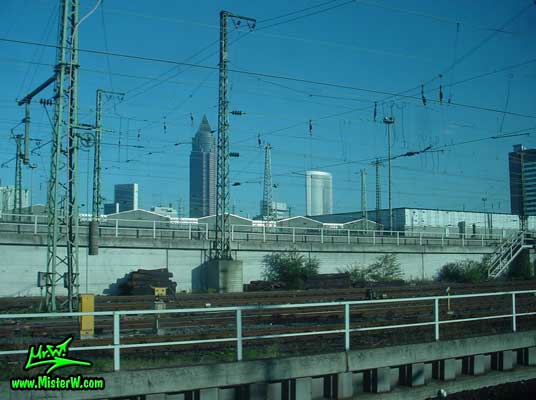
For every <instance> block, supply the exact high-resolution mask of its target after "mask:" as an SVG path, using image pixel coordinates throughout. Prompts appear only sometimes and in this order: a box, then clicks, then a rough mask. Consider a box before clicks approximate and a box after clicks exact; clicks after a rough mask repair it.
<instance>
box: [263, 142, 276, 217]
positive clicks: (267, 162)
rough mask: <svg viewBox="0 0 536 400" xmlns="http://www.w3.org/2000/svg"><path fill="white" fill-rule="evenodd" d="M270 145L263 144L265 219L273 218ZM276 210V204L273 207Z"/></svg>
mask: <svg viewBox="0 0 536 400" xmlns="http://www.w3.org/2000/svg"><path fill="white" fill-rule="evenodd" d="M271 149H272V146H270V144H266V145H265V146H264V187H263V192H262V216H263V217H264V219H265V220H270V219H274V220H276V219H277V218H274V207H273V204H272V161H271V156H270V151H271ZM275 210H277V204H276V207H275Z"/></svg>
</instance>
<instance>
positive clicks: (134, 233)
mask: <svg viewBox="0 0 536 400" xmlns="http://www.w3.org/2000/svg"><path fill="white" fill-rule="evenodd" d="M46 224H47V220H46V216H44V215H16V214H0V232H1V231H8V232H13V231H14V232H21V233H33V234H34V235H37V234H46V231H47V226H46ZM79 229H80V233H82V234H87V231H88V229H89V228H88V225H87V221H81V224H80V226H79ZM230 232H231V234H230V239H231V241H249V240H255V241H263V242H273V241H282V242H291V243H303V242H308V243H315V242H317V243H334V244H345V243H346V244H349V245H351V244H368V245H372V246H376V245H393V246H405V245H418V246H428V245H433V246H462V247H466V246H481V247H484V246H489V245H497V244H498V243H505V240H504V233H503V234H485V233H478V234H467V233H450V234H449V233H448V232H441V233H436V232H429V231H378V230H367V229H342V228H329V227H312V228H307V227H284V226H264V225H263V226H254V225H239V224H232V225H231V230H230ZM99 235H100V236H111V237H130V238H146V239H148V238H152V239H160V238H163V239H188V240H210V239H213V238H214V237H215V234H214V231H213V229H212V227H211V226H210V225H209V224H207V223H192V222H181V221H151V220H147V221H144V220H119V219H110V220H106V219H103V220H102V221H101V223H100V226H99Z"/></svg>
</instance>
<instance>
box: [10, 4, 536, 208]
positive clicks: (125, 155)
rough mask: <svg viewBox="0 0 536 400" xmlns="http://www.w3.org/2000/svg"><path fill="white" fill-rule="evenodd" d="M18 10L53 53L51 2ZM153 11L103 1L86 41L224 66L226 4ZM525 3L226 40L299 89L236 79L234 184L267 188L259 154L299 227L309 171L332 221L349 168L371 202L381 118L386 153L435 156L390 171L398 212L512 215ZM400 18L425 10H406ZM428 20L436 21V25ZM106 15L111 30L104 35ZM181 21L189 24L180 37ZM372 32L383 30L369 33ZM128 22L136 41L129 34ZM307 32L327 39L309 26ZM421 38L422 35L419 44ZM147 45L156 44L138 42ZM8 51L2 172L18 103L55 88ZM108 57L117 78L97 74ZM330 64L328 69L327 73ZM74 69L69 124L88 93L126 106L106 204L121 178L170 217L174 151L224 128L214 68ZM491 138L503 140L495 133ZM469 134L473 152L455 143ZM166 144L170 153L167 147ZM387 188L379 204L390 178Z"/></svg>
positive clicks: (529, 31) (248, 198)
mask: <svg viewBox="0 0 536 400" xmlns="http://www.w3.org/2000/svg"><path fill="white" fill-rule="evenodd" d="M14 4H15V3H13V2H8V3H7V6H6V9H5V14H4V18H5V23H4V24H3V25H2V26H3V32H0V34H1V35H3V36H4V37H8V38H9V37H14V36H16V34H17V32H16V31H15V30H14V29H13V26H15V25H14V24H16V23H18V22H17V21H19V22H20V21H22V20H24V21H25V24H27V26H28V29H27V31H25V33H24V39H25V40H28V41H30V42H46V43H54V41H55V32H54V30H52V31H50V30H48V31H47V26H48V25H47V24H48V22H47V21H46V19H45V18H42V16H43V15H47V16H48V15H50V18H51V19H52V22H51V24H52V25H53V24H54V19H57V10H56V3H55V2H53V1H49V0H45V1H43V2H39V3H38V4H35V5H34V6H32V7H27V8H25V9H24V10H18V13H16V14H15V13H14V9H15V8H16V7H15V5H14ZM162 5H163V7H162V8H161V9H159V8H156V7H152V6H151V5H149V4H134V3H131V2H125V1H122V0H118V2H117V5H116V6H114V7H112V6H111V5H109V4H104V5H103V7H102V10H101V12H102V14H103V17H99V18H88V19H87V20H86V21H85V22H84V24H82V25H81V28H80V29H81V30H80V46H81V47H82V48H84V49H96V50H99V51H100V50H102V51H103V52H106V43H105V40H104V39H105V38H104V35H105V33H106V35H107V36H106V38H107V40H108V41H109V42H108V45H109V47H108V52H109V53H114V54H115V53H125V54H128V55H136V56H137V55H139V56H147V57H149V58H151V57H152V58H155V59H157V58H159V57H160V58H162V59H164V58H167V59H169V60H170V61H171V62H177V63H180V62H183V61H186V60H188V59H189V57H191V56H192V55H194V54H196V53H197V52H200V49H203V48H205V47H206V48H207V50H204V51H203V52H200V54H199V55H197V56H195V57H192V59H191V60H190V61H191V63H192V64H194V65H204V66H207V67H215V66H217V63H218V60H217V46H215V45H209V44H210V43H212V42H214V41H215V40H216V39H217V36H218V32H217V29H218V12H219V8H218V9H216V8H214V6H213V4H212V3H210V2H206V1H201V2H186V3H185V7H178V6H177V5H175V4H174V3H173V2H164V3H163V4H162ZM294 7H296V8H299V6H297V5H295V6H294ZM294 7H293V6H292V5H290V4H288V3H287V2H275V3H274V4H273V9H270V10H266V9H263V8H261V7H258V6H257V5H255V4H251V3H248V2H240V1H223V2H222V3H221V8H227V9H230V10H236V11H240V12H243V13H244V14H246V15H251V16H253V17H256V18H257V19H258V20H259V21H262V20H263V19H266V18H270V17H273V16H277V15H280V14H284V13H285V12H291V11H292V10H294ZM524 8H526V4H525V3H524V2H522V1H512V2H508V3H494V6H493V7H482V4H481V2H475V3H471V4H467V5H466V6H464V7H455V6H454V5H452V4H450V2H446V1H439V2H434V3H429V2H423V1H418V0H411V1H408V2H407V4H405V5H404V7H401V9H399V10H393V9H382V8H381V7H375V6H371V5H364V4H357V3H356V4H352V5H347V6H344V7H340V8H337V9H334V10H332V11H328V12H325V13H320V14H318V15H312V16H310V17H307V18H302V19H299V20H296V21H295V22H289V23H283V24H280V25H277V26H273V27H268V25H269V24H266V23H265V28H262V23H259V24H258V27H259V30H257V31H255V32H251V33H248V34H245V32H242V31H241V30H240V29H239V30H238V31H233V32H232V33H231V36H230V39H231V41H232V42H233V44H232V45H231V46H230V48H229V60H230V62H231V63H232V65H233V69H236V70H246V71H251V72H255V73H257V72H259V73H266V74H268V75H274V76H288V77H291V78H303V80H304V81H303V82H297V81H291V80H289V81H283V80H281V79H276V78H269V77H267V76H266V77H263V76H255V75H248V74H241V73H238V72H231V74H230V83H231V85H232V88H233V89H232V96H231V102H230V107H231V108H230V109H231V110H238V111H243V112H244V113H245V114H243V115H236V116H235V115H231V116H230V135H231V136H230V137H231V150H232V151H236V152H239V153H240V157H239V158H237V159H233V160H232V161H231V180H232V181H233V182H234V181H237V182H246V181H247V182H250V181H252V182H255V181H260V180H262V174H263V165H262V164H263V163H262V150H261V149H260V147H259V145H258V142H259V140H260V141H261V142H268V141H269V142H270V144H271V145H272V147H273V150H272V166H273V180H274V182H277V183H278V185H279V189H278V192H279V193H278V195H279V196H280V198H282V199H285V201H286V202H287V203H288V204H289V206H291V207H292V209H293V210H295V213H296V214H305V200H304V196H303V185H302V184H300V180H302V179H303V178H302V175H300V174H303V173H304V171H305V170H309V169H320V170H325V171H328V172H330V173H332V175H333V176H334V177H335V178H336V179H334V187H333V192H334V199H335V201H334V204H333V208H334V211H338V212H342V211H349V210H354V209H357V208H358V207H359V204H360V202H359V198H360V185H359V176H358V175H357V174H356V172H358V171H359V170H360V169H366V170H367V171H368V177H369V184H368V186H367V188H368V190H367V203H368V204H369V205H370V204H374V195H375V190H374V185H373V184H371V183H372V182H373V176H374V173H373V171H374V168H373V167H372V166H371V165H370V162H371V161H373V160H374V159H376V158H385V157H386V154H387V148H386V132H385V127H384V126H383V124H382V123H381V120H382V118H383V117H384V116H386V115H387V116H388V115H391V114H392V115H393V116H394V119H395V124H394V127H393V128H394V129H393V148H392V154H393V156H397V155H403V154H406V153H408V152H416V151H420V150H423V149H425V148H427V147H428V146H432V147H433V148H434V149H435V150H434V152H431V151H428V152H424V153H422V154H420V155H416V156H414V157H403V158H402V157H400V158H398V159H396V160H394V162H393V207H400V206H415V207H431V208H433V207H439V208H448V209H474V210H476V209H480V210H483V209H484V208H486V209H488V210H491V209H492V207H493V210H494V211H500V212H509V211H510V201H509V197H510V193H509V187H508V186H509V177H508V155H507V153H508V151H507V149H509V148H511V146H512V145H514V144H517V143H523V144H524V145H525V146H526V147H528V148H532V147H534V146H535V144H536V143H535V142H534V138H533V135H531V134H532V132H534V118H533V117H532V116H531V115H532V113H533V109H532V108H533V107H532V106H531V105H532V104H534V98H533V93H535V92H536V90H534V85H535V81H534V77H535V76H536V75H535V67H534V65H535V64H534V63H533V62H530V60H531V57H530V54H534V52H535V51H536V49H535V47H536V45H535V44H534V42H533V41H531V40H529V38H530V37H531V35H532V36H533V33H534V30H535V27H534V24H532V23H531V21H532V19H533V17H534V9H533V8H528V9H526V10H524V11H523V12H520V10H523V9H524ZM411 10H420V11H421V12H420V13H413V14H412V13H411ZM81 11H82V12H84V11H87V10H81ZM142 15H143V17H142ZM437 15H441V16H443V17H444V18H443V19H441V20H437V19H434V18H433V16H437ZM10 16H11V17H10ZM101 19H103V21H104V24H105V25H106V26H108V31H107V32H104V30H103V26H102V23H103V21H101ZM179 19H180V20H181V21H183V22H184V24H177V22H178V20H179ZM378 20H381V21H382V24H381V26H380V25H378V24H377V23H376V22H374V21H378ZM335 21H337V22H335ZM356 21H358V22H359V23H358V24H356ZM456 22H459V26H458V29H457V25H456ZM132 25H135V26H137V27H138V28H137V29H136V30H135V31H132V30H131V29H128V26H132ZM503 25H504V26H503ZM315 26H322V27H323V28H324V29H321V30H315V29H313V27H315ZM260 28H262V29H260ZM499 28H501V29H499ZM0 31H1V30H0ZM400 31H404V32H405V35H403V37H402V36H401V35H398V33H399V32H400ZM424 31H426V32H427V35H422V32H424ZM242 36H244V37H242ZM171 37H188V38H189V40H187V41H176V40H171ZM145 39H148V40H149V41H151V43H153V45H152V46H151V47H149V46H144V45H143V46H140V45H139V44H140V43H146V42H147V41H146V40H145ZM440 44H441V45H440ZM1 45H2V46H3V47H4V52H5V53H6V54H13V55H14V56H12V57H11V58H12V59H10V60H6V62H5V63H3V64H2V65H0V69H1V70H2V72H3V73H4V75H6V76H7V75H9V76H11V77H12V79H10V80H9V81H6V82H5V83H6V85H5V88H4V91H5V96H4V100H3V105H4V106H5V108H4V109H5V115H6V116H5V119H4V120H3V121H1V122H2V124H3V126H4V128H5V129H4V132H5V134H3V135H2V136H0V140H1V143H2V150H1V151H0V154H1V156H2V157H3V158H2V162H3V163H4V162H7V161H8V160H9V159H11V158H12V157H13V155H14V153H15V142H14V140H13V139H10V134H9V132H10V129H11V128H12V127H13V126H15V125H17V124H18V123H19V122H20V120H21V119H22V117H23V112H22V111H23V110H22V109H21V107H19V106H17V104H16V103H15V102H14V101H13V99H15V98H19V99H20V98H21V97H23V96H24V95H25V94H26V93H28V92H29V91H31V90H32V89H33V88H34V87H35V86H36V85H38V84H39V83H41V82H42V81H43V80H45V79H47V78H48V77H49V75H50V73H51V71H52V69H51V66H50V65H49V64H50V63H51V62H52V60H53V59H54V56H55V54H54V50H53V49H46V48H41V47H36V46H32V45H22V44H15V43H10V42H2V44H1ZM260 48H262V49H263V50H262V51H259V49H260ZM38 49H39V52H38ZM169 49H172V51H171V53H169ZM153 53H154V54H153ZM166 54H167V55H168V56H166V57H164V56H163V55H166ZM153 56H154V57H153ZM107 59H108V61H109V67H110V68H108V67H106V64H107V62H108V61H107ZM333 59H337V60H338V61H337V63H333V62H331V61H330V60H333ZM280 60H285V62H280ZM80 65H81V67H80V76H81V86H80V90H79V92H80V120H81V121H83V122H84V123H87V122H91V121H93V120H94V101H95V89H96V88H105V89H114V90H116V91H121V92H125V93H126V95H125V97H124V99H122V100H117V99H112V100H111V99H105V105H104V106H105V111H106V112H105V113H104V114H103V126H104V128H105V129H106V133H104V137H105V140H104V142H105V145H104V146H103V162H102V174H103V178H102V187H103V196H104V197H108V198H111V197H112V196H111V195H110V194H111V192H110V190H111V189H110V188H111V187H113V184H114V183H115V182H125V181H136V182H139V183H140V184H141V185H143V188H144V190H143V193H142V194H141V195H140V205H141V206H144V207H145V208H149V207H150V205H152V204H167V203H169V202H172V203H173V204H176V202H177V201H178V200H179V199H180V198H181V197H182V198H183V199H184V200H185V202H184V203H185V204H184V205H185V209H186V210H188V209H189V204H188V203H189V200H188V197H189V196H188V194H187V191H188V186H189V160H188V155H189V150H190V149H188V148H187V146H185V145H182V144H180V143H185V142H188V141H189V140H190V138H191V136H192V135H193V133H195V129H196V128H197V126H198V125H199V123H200V120H201V117H202V115H203V114H204V113H206V114H207V117H208V118H209V120H211V121H216V120H217V116H216V108H215V106H216V102H217V87H218V86H217V74H216V72H215V71H214V70H210V69H207V68H204V69H202V68H196V67H193V66H192V67H188V68H186V67H184V66H181V65H180V64H176V65H175V64H172V65H166V64H165V63H163V62H157V61H142V60H138V61H136V60H133V59H127V58H120V57H117V56H114V55H108V56H105V55H103V56H98V55H96V54H91V53H87V52H81V53H80ZM183 67H184V69H183ZM134 70H135V71H136V73H134V72H133V71H134ZM125 75H128V76H125ZM160 75H162V77H161V78H158V77H159V76H160ZM175 75H176V77H175ZM311 82H318V83H321V84H316V83H311ZM278 85H279V86H278ZM281 85H282V86H281ZM329 85H332V86H329ZM333 85H335V86H333ZM336 85H338V86H336ZM440 86H441V87H442V90H441V91H440V90H439V87H440ZM361 89H362V90H361ZM409 89H411V90H409ZM421 89H422V92H423V94H424V97H425V99H426V104H424V102H423V101H422V99H421ZM440 92H441V93H440ZM388 93H391V94H396V93H403V94H402V95H398V96H396V95H389V94H388ZM440 94H442V95H443V102H442V103H441V102H440ZM42 97H43V98H49V97H50V93H49V92H43V94H42ZM449 100H450V102H449ZM467 106H471V107H472V106H474V107H475V108H470V107H467ZM486 110H492V111H486ZM31 112H32V129H31V132H32V150H35V152H34V153H32V154H31V162H32V163H33V164H35V166H36V168H35V169H29V168H27V167H26V166H23V187H24V188H28V189H30V191H31V196H32V198H33V202H34V203H45V202H46V190H47V182H48V178H49V171H48V169H49V166H50V160H49V157H50V148H49V146H48V145H47V144H46V143H47V142H48V141H49V140H50V126H49V122H48V121H47V116H46V112H45V110H44V109H43V107H41V106H38V105H37V104H32V105H31ZM49 112H50V110H49ZM20 129H21V127H17V128H15V132H14V133H15V134H19V133H21V132H22V131H20ZM516 132H517V133H516ZM502 134H508V135H505V136H506V137H504V138H499V137H500V136H501V135H502ZM512 135H525V136H521V137H515V136H512ZM475 139H482V140H481V141H478V142H472V143H466V142H468V141H469V140H475ZM177 143H179V144H180V145H177V146H175V144H177ZM462 143H465V144H462ZM39 146H41V147H40V148H38V149H35V148H37V147H39ZM91 153H92V152H88V151H84V150H82V151H81V152H80V155H79V160H80V167H79V170H80V182H79V185H78V187H79V192H80V193H79V199H80V203H82V204H86V208H87V209H83V210H81V211H85V212H89V211H90V210H89V207H90V201H88V200H90V198H91V194H88V193H87V188H88V187H91V179H92V165H93V163H92V154H91ZM13 168H14V164H13V161H11V162H10V163H7V164H6V165H5V168H2V169H0V178H2V180H3V182H5V183H6V184H8V185H13V180H14V173H13ZM381 175H382V182H381V193H382V199H383V200H384V204H383V206H385V200H386V199H387V179H385V178H386V175H387V174H386V170H385V167H383V168H382V170H381ZM416 183H417V184H416ZM231 191H232V193H231V202H232V203H234V204H235V208H236V209H238V210H244V213H250V214H251V215H254V214H256V213H257V209H258V202H259V199H260V196H261V192H262V191H261V190H260V189H259V188H258V187H257V186H255V185H248V186H244V187H241V188H231ZM482 198H486V199H487V200H486V202H484V201H482ZM82 200H83V201H82Z"/></svg>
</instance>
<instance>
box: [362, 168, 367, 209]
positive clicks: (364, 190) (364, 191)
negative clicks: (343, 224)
mask: <svg viewBox="0 0 536 400" xmlns="http://www.w3.org/2000/svg"><path fill="white" fill-rule="evenodd" d="M366 179H367V171H365V170H364V169H362V170H361V218H365V220H367V219H368V215H367V181H366Z"/></svg>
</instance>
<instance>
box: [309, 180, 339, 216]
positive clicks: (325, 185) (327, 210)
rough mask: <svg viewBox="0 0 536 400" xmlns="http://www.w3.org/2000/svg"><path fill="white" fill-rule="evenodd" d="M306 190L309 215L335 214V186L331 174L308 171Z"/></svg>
mask: <svg viewBox="0 0 536 400" xmlns="http://www.w3.org/2000/svg"><path fill="white" fill-rule="evenodd" d="M305 188H306V189H305V191H306V198H305V204H306V214H307V215H322V214H332V213H333V184H332V177H331V174H330V173H329V172H322V171H307V172H306V173H305Z"/></svg>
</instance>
